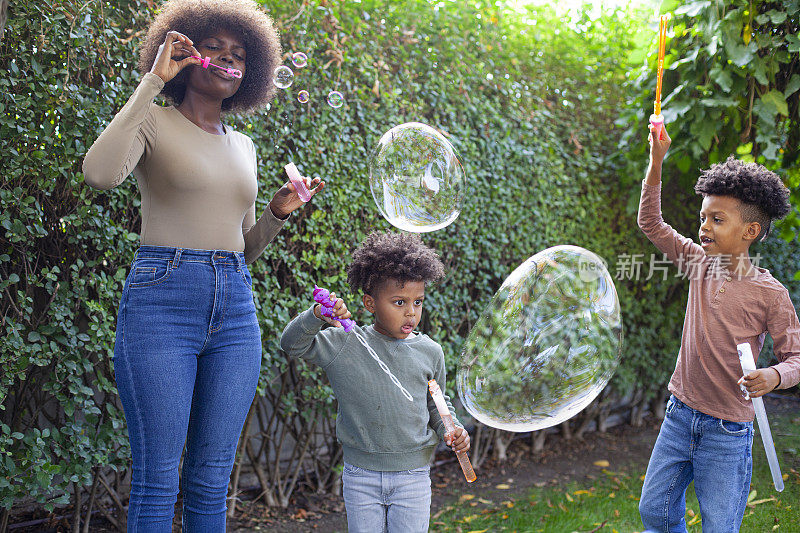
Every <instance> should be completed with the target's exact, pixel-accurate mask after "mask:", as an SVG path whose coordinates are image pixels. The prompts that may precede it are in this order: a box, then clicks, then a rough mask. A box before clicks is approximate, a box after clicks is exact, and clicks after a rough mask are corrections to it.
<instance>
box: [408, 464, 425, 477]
mask: <svg viewBox="0 0 800 533" xmlns="http://www.w3.org/2000/svg"><path fill="white" fill-rule="evenodd" d="M430 472H431V467H430V466H423V467H420V468H412V469H411V470H403V473H404V474H409V475H412V476H428V475H430Z"/></svg>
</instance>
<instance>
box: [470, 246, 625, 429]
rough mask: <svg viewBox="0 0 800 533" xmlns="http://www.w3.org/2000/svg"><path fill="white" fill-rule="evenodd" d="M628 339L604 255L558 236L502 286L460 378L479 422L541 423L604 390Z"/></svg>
mask: <svg viewBox="0 0 800 533" xmlns="http://www.w3.org/2000/svg"><path fill="white" fill-rule="evenodd" d="M621 347H622V317H621V314H620V305H619V298H618V296H617V290H616V288H615V287H614V281H613V279H612V278H611V275H610V274H609V273H608V270H607V268H606V265H605V262H604V261H603V260H602V259H601V258H600V257H598V256H597V255H595V254H594V253H592V252H590V251H589V250H585V249H583V248H580V247H578V246H555V247H553V248H548V249H546V250H543V251H541V252H539V253H537V254H536V255H534V256H532V257H530V258H529V259H528V260H527V261H525V262H524V263H522V264H521V265H520V266H519V267H517V269H516V270H514V272H512V273H511V275H510V276H508V278H506V280H505V281H504V282H503V284H502V285H501V286H500V289H499V290H498V291H497V293H496V294H495V295H494V297H493V298H492V300H491V302H489V305H488V306H487V307H486V309H485V310H484V311H483V313H482V314H481V317H480V318H479V319H478V321H477V322H476V323H475V326H474V327H473V328H472V330H471V331H470V333H469V336H468V337H467V340H466V341H465V343H464V348H463V350H464V351H463V353H462V355H461V360H460V362H459V367H458V371H457V374H456V388H457V390H458V394H459V396H460V397H461V400H462V402H463V403H464V407H465V408H466V409H467V411H469V413H470V414H471V415H472V416H474V417H475V418H476V419H477V420H479V421H480V422H482V423H484V424H486V425H488V426H491V427H495V428H498V429H502V430H505V431H519V432H524V431H538V430H540V429H544V428H547V427H550V426H554V425H556V424H560V423H562V422H564V421H565V420H568V419H570V418H571V417H573V416H574V415H575V414H577V413H578V412H580V411H581V410H582V409H583V408H585V407H586V406H587V405H589V404H590V403H591V402H592V401H593V400H594V399H595V398H596V397H597V395H598V394H600V391H602V390H603V388H605V386H606V384H607V383H608V381H609V380H610V379H611V377H612V376H613V374H614V371H615V370H616V368H617V364H618V363H619V359H620V354H621Z"/></svg>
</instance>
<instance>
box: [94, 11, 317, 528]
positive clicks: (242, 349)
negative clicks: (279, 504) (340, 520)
mask: <svg viewBox="0 0 800 533" xmlns="http://www.w3.org/2000/svg"><path fill="white" fill-rule="evenodd" d="M201 58H202V59H201ZM280 58H281V47H280V41H279V38H278V33H277V31H276V30H275V27H274V25H273V22H272V20H271V19H270V17H269V16H268V15H267V14H266V13H265V12H264V11H263V10H262V9H261V8H260V7H259V6H258V5H257V4H256V3H255V2H253V1H252V0H213V1H212V0H169V1H167V2H165V3H164V4H163V5H162V6H161V9H160V11H159V13H158V15H157V16H156V17H155V19H154V20H153V22H152V24H151V25H150V28H149V31H148V32H147V36H146V38H145V40H144V42H143V44H142V46H141V48H140V56H139V69H140V71H141V72H145V74H144V76H142V79H141V82H140V83H139V86H138V87H137V88H136V90H135V91H134V93H133V95H132V96H131V98H130V99H129V100H128V102H127V103H126V104H125V106H124V107H123V108H122V110H120V112H119V113H118V114H117V115H116V116H115V117H114V119H113V120H112V121H111V123H110V124H109V125H108V127H107V128H106V129H105V131H103V133H102V134H101V135H100V137H99V138H98V139H97V140H96V141H95V143H94V144H93V145H92V147H91V148H90V150H89V151H88V153H87V154H86V157H85V159H84V163H83V171H84V175H85V179H86V183H88V184H89V185H91V186H92V187H95V188H98V189H103V190H107V189H111V188H113V187H116V186H117V185H119V184H120V183H122V182H123V181H124V180H125V178H126V177H127V176H128V175H129V174H130V173H131V172H133V175H134V176H135V177H136V180H137V183H138V186H139V190H140V192H141V218H142V226H141V242H140V247H139V249H138V250H137V252H136V255H135V256H134V260H133V263H132V265H131V270H130V273H129V275H128V278H127V279H126V280H125V285H124V287H123V291H122V299H121V301H120V305H119V314H118V317H117V331H116V343H115V346H114V370H115V377H116V382H117V388H118V390H119V396H120V399H121V401H122V405H123V408H124V411H125V418H126V421H127V425H128V434H129V438H130V445H131V454H132V459H133V466H132V482H131V495H130V506H129V510H128V531H146V532H162V531H163V532H170V531H172V520H173V516H174V506H175V501H176V498H177V494H178V485H179V472H178V468H179V463H180V460H181V454H182V452H183V450H184V445H185V455H184V460H183V468H182V474H181V475H182V480H181V485H182V487H183V514H182V519H183V531H185V532H203V533H207V532H223V531H225V514H226V497H227V487H228V479H229V477H230V472H231V468H232V466H233V461H234V456H235V454H236V447H237V443H238V439H239V435H240V433H241V431H242V426H243V425H244V420H245V417H246V416H247V412H248V409H249V408H250V404H251V402H252V400H253V397H254V395H255V390H256V384H257V383H258V377H259V372H260V365H261V337H260V329H259V325H258V322H257V320H256V311H255V306H254V303H253V295H252V288H251V287H252V279H251V277H250V273H249V271H248V267H247V265H248V264H249V263H252V262H253V261H255V260H256V259H257V258H258V257H259V256H260V255H261V253H262V252H263V251H264V249H265V248H266V246H267V245H268V244H269V243H270V241H272V239H273V238H274V237H275V235H276V234H277V233H278V231H280V229H281V227H282V225H283V223H284V221H285V220H286V218H287V217H288V216H289V214H290V213H291V212H292V211H294V210H295V209H297V208H299V207H300V206H302V205H303V202H302V201H301V200H300V198H299V197H298V195H297V192H296V191H295V189H294V187H293V186H292V185H290V184H289V183H285V184H283V186H282V187H281V188H280V189H279V190H278V191H277V192H276V193H275V195H274V196H273V198H272V200H271V201H270V202H269V206H268V208H266V209H264V212H263V213H262V214H261V216H260V217H259V218H258V219H256V207H255V200H256V196H257V194H258V182H257V156H256V148H255V146H254V144H253V141H252V140H251V139H250V138H249V137H247V136H245V135H243V134H241V133H239V132H236V131H233V130H232V129H231V128H230V126H228V125H226V124H224V123H223V121H222V114H223V113H231V112H237V113H247V112H252V111H255V110H257V109H259V108H260V107H262V106H263V105H265V104H266V103H267V102H268V101H269V100H270V98H272V97H273V94H274V90H275V89H274V87H273V83H272V76H273V71H274V69H275V67H276V66H277V65H278V64H279V62H280ZM208 62H210V63H213V64H215V65H220V66H222V67H227V68H232V69H237V70H239V71H241V73H242V76H241V78H238V77H234V76H232V75H230V74H228V73H227V72H226V70H224V69H219V68H214V67H210V68H209V67H208ZM204 64H205V65H206V68H204V66H203V65H204ZM158 94H162V95H163V96H164V97H165V98H166V99H167V100H168V101H169V102H170V103H171V104H172V105H171V106H169V107H161V106H159V105H157V104H155V103H154V102H153V100H154V98H155V97H156V96H157V95H158ZM323 186H324V183H323V182H321V181H320V180H319V179H318V178H317V179H315V180H314V181H313V182H311V183H310V188H311V189H312V192H313V193H315V192H318V191H319V190H321V189H322V187H323Z"/></svg>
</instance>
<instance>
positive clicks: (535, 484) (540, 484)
mask: <svg viewBox="0 0 800 533" xmlns="http://www.w3.org/2000/svg"><path fill="white" fill-rule="evenodd" d="M545 485H547V482H546V481H537V482H536V483H534V484H533V486H534V487H539V488H541V487H544V486H545Z"/></svg>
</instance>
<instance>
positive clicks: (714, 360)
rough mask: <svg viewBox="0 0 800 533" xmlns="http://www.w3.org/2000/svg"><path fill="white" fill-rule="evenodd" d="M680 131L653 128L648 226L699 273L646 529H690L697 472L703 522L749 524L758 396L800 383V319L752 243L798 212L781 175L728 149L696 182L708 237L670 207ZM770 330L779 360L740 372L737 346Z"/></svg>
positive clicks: (646, 189) (755, 345) (646, 190)
mask: <svg viewBox="0 0 800 533" xmlns="http://www.w3.org/2000/svg"><path fill="white" fill-rule="evenodd" d="M670 143H671V139H670V138H669V136H668V135H667V134H666V130H665V132H664V138H663V139H654V138H653V135H652V126H651V135H650V167H649V169H648V172H647V178H646V179H645V181H644V184H643V185H642V197H641V202H640V204H639V227H640V228H641V229H642V231H643V232H644V233H645V235H647V238H648V239H650V241H651V242H652V243H653V244H654V245H655V246H656V247H657V248H658V249H659V250H661V252H663V253H664V254H665V255H666V256H667V257H668V258H669V259H670V260H671V261H672V262H673V263H675V264H676V265H677V266H678V268H679V269H680V270H681V271H683V272H685V273H687V274H689V299H688V302H687V304H686V317H685V319H684V323H683V337H682V338H681V348H680V352H679V353H678V362H677V364H676V366H675V372H674V373H673V374H672V378H671V380H670V382H669V390H670V392H671V393H672V395H671V396H670V398H669V401H668V402H667V407H666V412H665V418H664V422H663V423H662V425H661V430H660V431H659V434H658V439H657V440H656V443H655V446H654V448H653V453H652V455H651V456H650V464H649V465H648V467H647V474H646V475H645V480H644V486H643V487H642V497H641V500H640V502H639V512H640V514H641V517H642V522H643V523H644V526H645V529H647V530H648V532H652V531H663V532H672V531H686V521H685V519H684V516H685V512H686V488H687V487H688V486H689V483H691V482H692V480H694V486H695V492H696V493H697V499H698V501H699V503H700V514H701V516H702V519H703V531H709V532H721V531H726V532H735V531H739V527H740V526H741V523H742V517H743V515H744V510H745V506H746V504H747V495H748V493H749V490H750V477H751V474H752V446H753V416H754V412H753V404H752V402H750V401H748V400H746V399H745V398H744V397H743V395H742V393H741V391H740V388H739V383H744V384H745V385H746V387H747V390H748V391H749V392H750V395H751V396H752V397H758V396H762V395H764V394H766V393H768V392H770V391H771V390H773V389H775V388H788V387H791V386H793V385H795V384H796V383H798V381H800V323H798V320H797V313H796V312H795V309H794V306H793V305H792V300H791V299H790V298H789V292H788V291H787V290H786V288H785V287H784V286H783V285H781V283H780V282H778V281H777V280H776V279H775V278H774V277H772V275H771V274H770V273H769V271H767V270H766V269H764V268H760V267H758V265H756V264H754V262H753V261H752V260H751V258H750V255H749V249H750V246H751V245H752V244H753V243H754V242H756V241H757V240H761V239H763V238H765V237H766V235H767V233H768V232H769V228H770V226H771V224H772V220H774V219H778V218H782V217H784V216H786V214H787V213H788V212H789V209H790V205H789V199H788V196H789V192H788V190H787V189H786V187H785V186H784V185H783V183H782V182H781V180H780V178H779V177H778V176H777V175H775V174H774V173H772V172H770V171H768V170H767V169H765V168H764V167H762V166H761V165H757V164H755V163H743V162H741V161H737V160H736V159H733V158H730V159H728V160H727V161H725V162H724V163H720V164H716V165H712V166H711V168H710V169H708V170H706V171H704V172H703V173H702V174H701V176H700V178H699V179H698V181H697V185H696V186H695V191H696V192H697V193H698V194H701V195H702V196H703V204H702V207H701V209H700V229H699V232H698V237H699V241H700V244H699V245H698V244H696V243H694V242H693V241H692V240H691V239H688V238H686V237H684V236H682V235H680V234H678V232H676V231H675V230H674V229H672V228H671V227H670V226H669V225H668V224H666V223H665V222H664V220H663V218H662V217H661V164H662V161H663V160H664V156H665V155H666V152H667V149H668V148H669V145H670ZM766 333H769V334H770V335H771V336H772V339H773V343H774V352H775V356H776V357H777V358H778V361H780V362H779V363H778V364H776V365H774V366H771V367H769V368H763V369H760V370H756V371H755V372H751V373H750V374H749V375H748V376H746V377H744V378H742V369H741V365H740V363H739V358H738V354H737V350H736V345H737V344H740V343H744V342H747V343H749V344H750V346H751V347H752V349H753V353H755V354H758V353H759V352H760V351H761V347H762V346H763V344H764V335H765V334H766Z"/></svg>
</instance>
